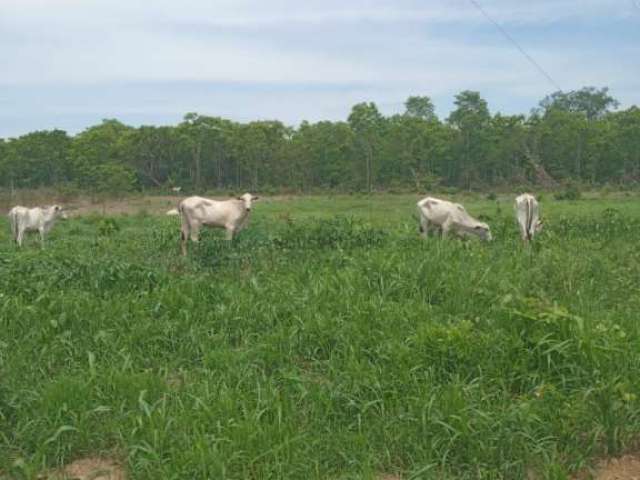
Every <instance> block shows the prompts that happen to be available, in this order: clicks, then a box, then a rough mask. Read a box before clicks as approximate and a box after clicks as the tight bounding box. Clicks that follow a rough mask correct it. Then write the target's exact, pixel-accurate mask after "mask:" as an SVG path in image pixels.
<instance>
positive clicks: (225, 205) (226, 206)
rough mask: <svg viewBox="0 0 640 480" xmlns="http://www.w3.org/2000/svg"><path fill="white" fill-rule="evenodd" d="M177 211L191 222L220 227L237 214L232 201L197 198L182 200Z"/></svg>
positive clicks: (236, 208)
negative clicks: (195, 221)
mask: <svg viewBox="0 0 640 480" xmlns="http://www.w3.org/2000/svg"><path fill="white" fill-rule="evenodd" d="M178 210H179V212H180V214H181V215H182V216H186V217H188V218H189V219H191V220H197V221H198V222H200V223H203V224H209V225H220V226H224V224H225V223H227V222H228V221H230V220H232V219H233V218H234V216H236V215H237V213H238V212H239V210H238V205H237V204H236V202H235V201H234V200H223V201H218V200H211V199H208V198H204V197H198V196H193V197H188V198H185V199H184V200H182V202H180V205H179V206H178ZM240 213H241V210H240Z"/></svg>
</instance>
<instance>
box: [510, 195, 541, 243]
mask: <svg viewBox="0 0 640 480" xmlns="http://www.w3.org/2000/svg"><path fill="white" fill-rule="evenodd" d="M515 209H516V218H517V219H518V226H519V227H520V235H521V236H522V240H524V241H525V242H529V241H531V240H532V239H533V237H534V235H535V234H536V233H538V232H540V231H541V230H542V220H540V208H539V206H538V201H537V200H536V198H535V197H534V196H533V195H531V194H530V193H523V194H522V195H519V196H517V197H516V203H515Z"/></svg>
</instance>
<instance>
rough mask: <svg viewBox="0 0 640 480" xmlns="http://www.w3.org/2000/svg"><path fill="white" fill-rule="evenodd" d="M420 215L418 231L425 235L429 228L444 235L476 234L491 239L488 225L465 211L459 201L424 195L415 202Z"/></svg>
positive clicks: (464, 235) (484, 238)
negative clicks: (424, 196) (454, 201)
mask: <svg viewBox="0 0 640 480" xmlns="http://www.w3.org/2000/svg"><path fill="white" fill-rule="evenodd" d="M417 207H418V215H419V216H420V232H421V233H422V235H423V236H425V237H426V236H427V235H428V232H429V229H432V228H433V229H436V230H438V231H440V232H441V233H442V237H443V238H444V237H446V236H447V235H448V234H449V232H453V233H454V234H456V235H458V236H461V237H467V236H476V237H478V238H480V239H481V240H487V241H488V240H491V238H492V237H491V229H490V228H489V225H487V224H486V223H484V222H480V221H478V220H476V219H475V218H473V217H472V216H471V215H469V214H468V213H467V211H466V210H465V209H464V207H463V206H462V205H460V204H459V203H452V202H447V201H446V200H440V199H438V198H433V197H426V198H423V199H422V200H420V201H419V202H418V203H417Z"/></svg>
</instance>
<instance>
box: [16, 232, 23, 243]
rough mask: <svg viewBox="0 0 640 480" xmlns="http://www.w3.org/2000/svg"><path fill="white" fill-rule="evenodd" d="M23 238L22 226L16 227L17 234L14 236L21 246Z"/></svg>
mask: <svg viewBox="0 0 640 480" xmlns="http://www.w3.org/2000/svg"><path fill="white" fill-rule="evenodd" d="M23 238H24V230H23V229H22V228H18V236H17V237H16V243H17V244H18V246H19V247H21V246H22V239H23Z"/></svg>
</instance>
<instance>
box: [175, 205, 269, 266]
mask: <svg viewBox="0 0 640 480" xmlns="http://www.w3.org/2000/svg"><path fill="white" fill-rule="evenodd" d="M258 198H259V197H254V196H253V195H251V194H250V193H245V194H244V195H242V196H241V197H237V198H233V199H230V200H223V201H218V200H209V199H208V198H202V197H188V198H185V199H184V200H182V201H181V202H180V205H178V211H179V212H180V217H181V219H182V229H181V245H182V255H186V254H187V239H188V238H189V237H190V238H191V241H192V242H198V233H199V231H200V227H201V226H202V225H206V226H210V227H218V228H224V229H225V230H226V231H227V236H226V238H227V240H232V239H233V236H234V235H236V234H237V233H238V232H240V230H242V229H243V228H244V227H245V226H246V225H247V222H248V221H249V214H250V213H251V202H255V201H256V200H258Z"/></svg>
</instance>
